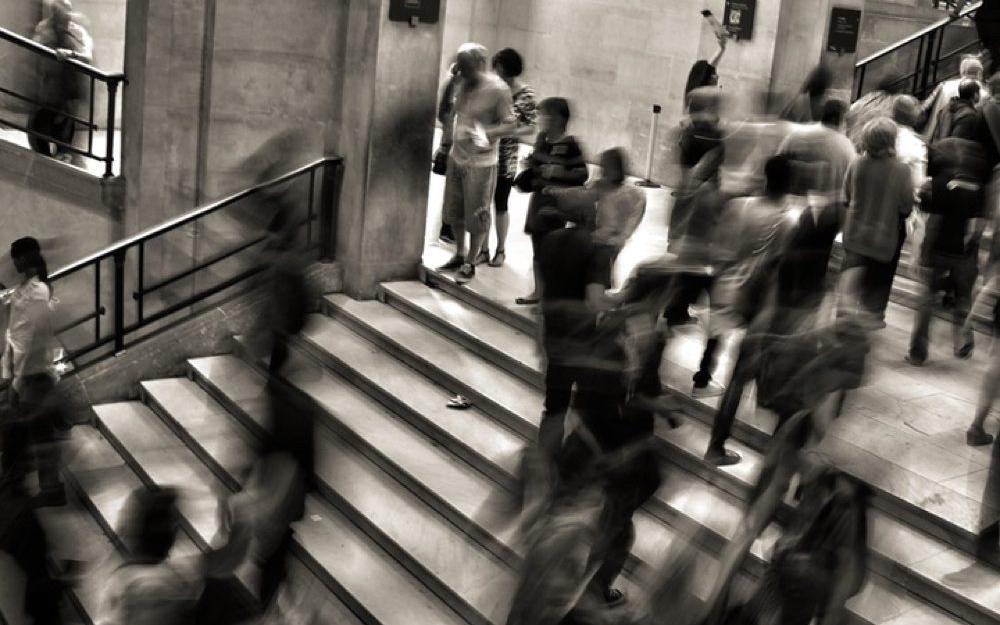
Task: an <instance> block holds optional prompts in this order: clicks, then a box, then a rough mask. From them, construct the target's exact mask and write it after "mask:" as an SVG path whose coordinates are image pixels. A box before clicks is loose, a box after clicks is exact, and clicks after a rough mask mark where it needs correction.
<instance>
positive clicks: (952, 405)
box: [424, 176, 997, 523]
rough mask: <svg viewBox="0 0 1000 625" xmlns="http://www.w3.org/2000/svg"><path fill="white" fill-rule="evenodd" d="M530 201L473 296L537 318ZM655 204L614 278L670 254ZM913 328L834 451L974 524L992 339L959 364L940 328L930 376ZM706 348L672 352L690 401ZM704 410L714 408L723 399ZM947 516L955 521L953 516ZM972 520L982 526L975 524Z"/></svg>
mask: <svg viewBox="0 0 1000 625" xmlns="http://www.w3.org/2000/svg"><path fill="white" fill-rule="evenodd" d="M443 188H444V179H443V178H442V177H440V176H431V190H430V200H429V202H430V203H429V207H430V208H429V211H428V214H429V217H428V224H427V247H426V249H425V254H424V263H425V265H426V266H428V267H436V266H438V265H440V264H442V263H443V262H445V261H446V260H447V259H448V257H449V255H450V253H451V249H452V248H451V247H450V246H446V245H444V244H442V243H441V242H440V241H438V239H437V233H438V229H439V228H440V210H439V207H440V205H441V196H442V193H443ZM527 201H528V196H527V195H525V194H521V193H518V192H517V191H515V192H513V193H512V196H511V202H510V206H511V208H510V211H511V233H510V237H509V240H508V243H507V264H506V265H505V266H504V267H502V268H499V269H494V268H489V267H486V266H483V267H480V268H479V271H478V274H477V276H476V278H475V280H474V282H473V283H471V284H470V285H469V288H474V289H476V290H477V291H478V292H479V293H481V294H485V295H487V296H488V297H489V298H490V299H491V300H494V301H500V302H502V303H503V304H504V305H508V304H507V303H508V302H509V307H510V309H512V310H514V311H515V312H517V313H518V314H523V315H532V314H534V311H532V310H531V309H525V308H523V307H518V306H516V305H515V304H514V303H513V300H514V298H515V297H516V296H518V295H522V294H525V293H527V292H528V291H529V290H530V288H531V276H530V257H531V246H530V241H529V239H528V237H527V235H525V234H524V233H523V232H522V225H523V223H524V214H525V211H526V208H527ZM647 202H648V203H647V212H646V216H645V218H644V220H643V222H642V224H641V226H640V228H639V230H638V231H637V233H636V235H635V236H634V237H633V238H632V240H631V241H630V242H629V244H628V245H627V246H626V248H625V250H624V251H623V252H622V254H621V256H620V258H619V261H618V264H617V267H616V271H615V278H616V280H617V281H619V283H620V282H621V281H622V280H624V279H625V277H627V275H628V274H629V272H630V271H631V269H632V268H633V267H634V266H635V265H636V264H637V263H639V262H640V261H642V260H644V259H647V258H650V257H654V256H657V255H659V254H661V253H662V251H663V250H664V249H665V245H666V224H667V215H668V211H669V206H670V202H671V195H670V192H669V190H667V189H652V190H647ZM494 237H495V233H494V234H491V249H495V242H493V241H494V240H495V239H494ZM912 321H913V311H912V310H911V309H908V308H905V307H902V306H899V305H896V304H890V307H889V310H888V313H887V324H888V325H887V328H886V329H885V330H883V331H882V332H880V333H879V334H878V336H877V339H876V344H875V346H874V349H873V353H872V356H871V360H870V368H869V376H868V379H867V381H866V384H865V385H864V386H863V388H861V389H859V390H858V391H857V392H854V393H852V394H851V397H850V399H849V400H848V402H847V405H846V407H845V413H844V415H843V417H842V418H841V419H839V420H838V421H837V422H836V423H835V425H834V427H833V429H832V431H831V435H832V439H833V440H832V441H831V443H832V444H834V445H836V444H839V443H847V445H846V446H844V447H847V448H849V450H850V453H851V455H852V456H853V457H854V458H855V461H856V462H861V463H870V464H871V465H872V467H873V468H874V467H886V468H887V469H889V470H888V473H891V474H892V475H893V477H891V478H889V479H891V480H892V481H895V482H899V483H898V484H897V487H898V488H899V489H900V490H901V491H904V493H905V494H906V495H907V497H906V498H907V499H911V500H912V499H916V500H919V501H922V502H923V503H924V505H926V506H927V507H928V508H933V507H936V505H941V506H943V507H946V506H949V505H950V504H946V503H945V502H946V501H952V500H955V499H959V500H966V501H968V504H969V506H967V507H968V509H967V510H966V511H965V512H957V511H956V512H954V514H961V515H976V514H978V510H976V508H977V507H978V505H977V504H978V503H981V501H982V496H983V490H984V487H985V483H986V477H987V474H988V468H989V462H990V447H980V448H970V447H968V446H967V445H966V444H965V429H966V428H967V427H968V424H969V422H970V421H971V419H972V417H973V413H974V410H975V404H976V398H977V394H978V389H979V385H980V382H981V377H982V373H983V371H984V368H985V366H986V363H987V361H988V359H989V357H990V351H991V350H990V343H991V339H990V337H989V336H986V335H982V334H980V335H978V337H977V340H978V348H977V350H976V352H975V354H974V356H973V358H972V359H971V360H969V361H959V360H956V359H955V358H954V357H953V356H952V355H951V339H950V329H949V327H948V324H947V323H945V322H943V321H940V320H936V321H935V323H933V324H932V328H931V331H932V340H931V343H932V345H931V354H930V358H929V359H928V361H927V363H926V365H925V366H924V367H920V368H918V367H913V366H911V365H909V364H908V363H906V362H905V361H904V360H903V357H904V355H905V354H906V350H907V346H908V341H909V334H910V327H911V324H912ZM703 341H704V338H703V335H702V332H701V330H700V328H698V327H697V326H689V327H688V328H686V329H685V331H684V333H683V334H682V336H681V337H680V338H679V340H675V341H673V342H672V344H671V345H670V347H669V349H668V353H667V355H666V359H667V361H668V362H667V363H666V366H665V367H664V369H663V371H664V372H665V376H666V378H667V382H668V383H669V385H670V386H671V387H672V388H673V389H674V390H678V391H682V392H685V393H690V390H691V382H690V380H691V378H690V375H691V373H692V372H693V370H695V369H696V368H697V364H698V361H699V360H700V356H701V349H702V347H703ZM733 347H734V346H733V345H732V344H730V345H727V347H726V350H725V353H724V354H723V356H722V358H721V359H720V362H719V366H718V369H717V372H716V376H715V377H716V378H717V379H718V380H719V381H720V382H725V381H726V380H727V378H728V377H729V370H730V369H731V367H732V357H733ZM702 401H704V402H706V403H708V404H710V405H712V406H715V405H717V403H718V401H719V400H718V398H711V399H707V400H702ZM752 404H753V402H751V401H744V402H743V404H742V406H741V414H740V416H739V418H740V421H742V422H744V423H750V424H752V425H754V426H757V427H759V428H760V429H762V430H765V431H770V430H771V429H773V421H772V419H773V417H772V416H771V415H770V414H769V413H767V412H766V411H755V410H754V409H753V407H752ZM987 430H988V431H991V432H994V433H995V432H996V430H997V423H996V419H995V417H994V418H991V419H990V420H989V421H988V422H987ZM886 463H889V465H886ZM899 469H902V471H899ZM899 476H902V477H899ZM914 491H916V492H914ZM956 496H957V497H956ZM969 500H971V501H969ZM939 512H940V513H942V514H943V515H945V516H948V514H949V512H947V511H946V510H940V511H939ZM968 520H969V522H970V523H974V521H973V519H968Z"/></svg>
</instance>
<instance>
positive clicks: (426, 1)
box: [389, 0, 441, 24]
mask: <svg viewBox="0 0 1000 625" xmlns="http://www.w3.org/2000/svg"><path fill="white" fill-rule="evenodd" d="M440 13H441V0H390V2H389V20H391V21H393V22H410V23H412V22H413V20H414V19H416V20H418V21H421V22H424V23H425V24H436V23H437V21H438V18H439V16H440Z"/></svg>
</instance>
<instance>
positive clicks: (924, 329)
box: [906, 138, 989, 366]
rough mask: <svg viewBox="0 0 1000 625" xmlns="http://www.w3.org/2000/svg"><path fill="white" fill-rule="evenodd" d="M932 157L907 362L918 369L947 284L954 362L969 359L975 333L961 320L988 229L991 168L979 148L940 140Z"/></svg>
mask: <svg viewBox="0 0 1000 625" xmlns="http://www.w3.org/2000/svg"><path fill="white" fill-rule="evenodd" d="M931 157H932V160H931V168H930V172H931V175H932V178H931V182H930V184H929V185H928V188H927V189H926V193H925V197H924V202H923V206H924V207H925V208H926V210H927V212H928V213H929V218H928V221H927V228H926V230H927V232H926V236H925V237H924V242H923V246H922V249H921V251H920V252H921V253H920V256H919V258H918V262H919V267H920V272H921V278H922V280H921V282H922V284H921V287H922V294H921V298H920V304H919V307H918V308H917V314H916V316H915V318H914V323H913V332H912V335H911V337H910V349H909V353H908V354H907V357H906V360H907V361H908V362H909V363H910V364H912V365H917V366H919V365H922V364H924V362H925V361H926V360H927V356H928V343H929V332H930V323H931V316H932V314H933V307H934V303H935V295H936V293H937V291H938V289H939V287H940V285H941V284H942V283H943V281H944V280H945V279H946V278H947V279H949V280H950V283H951V284H952V285H953V287H954V290H955V306H954V309H953V315H954V319H953V321H952V324H953V325H952V333H953V351H954V354H955V357H957V358H962V359H965V358H969V357H970V356H971V355H972V350H973V347H974V346H975V342H974V333H973V331H972V329H971V328H968V327H967V326H966V325H965V319H966V316H967V315H968V314H969V310H970V305H971V303H972V289H973V287H974V285H975V282H976V278H977V276H978V257H979V241H980V238H981V237H982V233H983V230H984V228H985V224H986V221H985V219H984V209H985V204H986V185H987V180H988V177H989V167H988V165H987V163H986V155H985V153H984V151H983V149H982V147H981V146H980V145H979V144H978V143H977V142H975V141H970V140H967V139H959V138H950V139H944V140H942V141H938V142H937V143H935V144H934V148H933V150H932V152H931Z"/></svg>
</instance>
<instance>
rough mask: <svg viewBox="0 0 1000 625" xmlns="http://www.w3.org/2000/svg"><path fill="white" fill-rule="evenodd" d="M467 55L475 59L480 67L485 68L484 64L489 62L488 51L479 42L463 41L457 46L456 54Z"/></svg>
mask: <svg viewBox="0 0 1000 625" xmlns="http://www.w3.org/2000/svg"><path fill="white" fill-rule="evenodd" d="M463 54H465V55H468V56H469V57H471V58H472V59H474V60H475V61H476V64H477V65H478V66H479V68H480V69H486V65H487V63H488V62H489V56H490V51H489V50H487V49H486V46H484V45H483V44H481V43H473V42H469V43H463V44H462V45H461V46H459V48H458V54H457V55H456V56H461V55H463Z"/></svg>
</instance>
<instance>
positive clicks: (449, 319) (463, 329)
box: [326, 281, 997, 564]
mask: <svg viewBox="0 0 1000 625" xmlns="http://www.w3.org/2000/svg"><path fill="white" fill-rule="evenodd" d="M474 283H475V281H473V282H471V283H469V284H474ZM437 284H438V283H436V282H435V285H437ZM381 288H382V292H383V293H384V295H383V297H384V298H385V299H386V301H387V302H389V303H391V304H392V305H393V306H397V307H398V308H399V309H400V310H402V311H403V312H404V313H406V314H407V315H410V316H412V318H413V320H414V321H415V322H419V323H421V324H424V325H426V326H428V327H430V328H434V329H435V330H437V331H438V332H440V333H442V336H440V337H438V338H434V337H432V336H428V335H426V334H425V335H422V336H425V338H426V339H427V340H428V341H433V342H436V343H448V342H449V341H448V339H447V338H445V337H448V338H451V337H455V339H454V340H456V341H458V342H459V343H460V344H462V345H464V346H466V347H469V348H470V349H472V350H475V351H476V353H478V354H479V355H481V356H483V357H485V359H487V360H488V361H490V362H491V363H492V362H496V361H504V362H507V363H514V364H515V365H516V366H517V367H518V368H519V369H520V371H519V378H521V379H526V378H531V379H532V380H533V384H532V386H534V387H535V388H538V389H541V388H543V379H542V369H541V359H540V358H539V357H535V358H530V359H528V358H524V357H523V355H524V354H525V353H527V350H529V349H530V348H531V347H532V345H531V343H532V341H531V339H530V338H529V334H528V333H526V332H525V331H524V328H525V327H527V326H528V325H531V324H535V325H537V322H536V321H535V318H534V317H533V316H532V315H531V314H530V313H527V312H522V311H517V312H518V314H519V318H520V319H522V321H520V322H518V324H517V326H508V327H507V328H502V327H500V328H498V327H495V326H499V325H500V324H497V323H496V319H497V317H501V316H503V317H506V316H507V314H506V313H503V312H496V311H502V310H506V308H505V305H504V304H503V303H500V302H496V301H495V300H494V299H489V296H488V295H487V294H485V293H476V292H475V291H473V290H468V289H463V292H461V293H457V295H460V296H461V298H462V299H461V301H457V300H458V298H457V297H454V298H453V297H451V294H452V293H455V292H454V291H452V290H450V289H449V290H448V291H447V293H446V292H445V288H444V287H442V288H441V289H434V288H431V287H426V286H421V285H419V284H417V283H410V284H408V285H404V284H401V283H391V284H386V285H383V286H382V287H381ZM404 300H405V302H404ZM473 300H475V303H473ZM339 302H343V300H342V299H337V297H336V296H331V297H328V298H327V301H326V305H327V307H328V308H329V309H330V310H331V312H333V313H334V314H345V315H346V318H347V319H352V320H356V319H357V317H355V316H354V315H351V314H350V313H349V312H345V311H343V310H341V311H340V312H337V308H338V303H339ZM442 302H445V303H442ZM491 306H492V307H493V309H494V311H495V314H494V315H490V314H488V313H487V312H486V309H487V308H489V307H491ZM378 323H382V324H383V325H384V326H385V328H386V330H387V331H388V330H390V328H389V326H388V325H386V323H385V322H382V321H379V322H378ZM413 325H416V323H414V324H413ZM487 328H488V330H487ZM412 331H416V330H415V329H414V330H412ZM421 332H425V333H426V332H427V330H426V328H425V329H423V330H421ZM887 332H895V330H894V329H887ZM386 336H389V337H391V336H392V334H391V332H388V333H386ZM896 338H898V337H896ZM678 340H679V341H686V340H689V339H687V337H681V338H679V339H678ZM688 351H691V353H700V347H698V346H692V349H691V350H688ZM498 354H502V355H498ZM669 358H670V356H669V355H668V359H669ZM670 365H671V366H669V367H667V368H666V369H667V371H666V376H667V378H666V379H665V380H664V381H665V382H666V385H667V386H668V388H669V389H670V390H672V391H674V393H673V395H674V396H675V397H676V398H677V399H679V400H681V401H682V402H683V403H684V405H685V408H686V412H687V413H688V414H689V416H691V417H694V418H695V419H698V420H700V421H702V422H703V423H705V424H706V425H708V426H711V423H712V421H713V420H714V417H715V408H716V406H717V405H718V401H719V399H718V398H709V399H695V398H692V397H690V396H689V395H688V394H687V393H686V392H678V389H687V388H689V386H688V385H690V374H691V373H692V372H691V371H689V370H688V369H687V368H685V367H684V366H683V365H680V364H679V363H676V362H674V361H671V362H670ZM415 366H418V367H419V366H421V365H420V363H416V364H415ZM484 399H485V398H484ZM485 401H487V402H488V399H485ZM744 404H747V402H744ZM486 405H489V404H488V403H487V404H486ZM858 419H861V420H863V421H864V427H863V429H864V430H866V431H862V432H860V433H856V434H854V435H851V433H850V432H849V431H848V429H849V428H853V429H854V430H857V428H858V427H860V426H859V425H858V424H857V423H856V421H857V420H858ZM841 421H843V423H840V422H838V423H836V424H835V425H834V430H833V431H832V432H831V435H829V436H827V439H826V440H825V441H824V443H823V445H822V449H823V450H824V452H825V453H827V454H828V455H829V457H830V459H831V460H832V461H833V462H834V463H835V464H836V465H837V466H838V467H840V468H841V469H843V470H845V471H847V472H848V473H852V474H854V475H855V476H856V477H858V478H859V479H861V480H863V481H865V482H867V483H869V484H870V485H871V486H872V487H873V488H874V490H875V492H876V499H875V503H876V505H877V506H879V507H880V508H882V509H883V510H884V511H886V512H887V513H889V514H891V515H894V516H898V517H899V518H901V519H902V520H904V521H905V522H907V523H910V524H912V525H914V526H915V527H918V528H920V529H922V530H923V531H926V532H928V533H931V534H933V535H934V536H937V537H938V538H941V539H942V540H945V541H947V542H949V543H951V544H954V545H956V546H959V547H960V548H962V549H963V550H965V551H966V552H967V553H974V552H975V538H976V535H977V534H978V533H979V531H980V529H981V520H980V516H981V515H980V510H981V508H982V504H981V502H980V501H978V500H976V499H975V498H973V497H969V496H967V495H966V494H964V493H963V492H960V491H958V490H955V489H952V488H949V487H948V486H945V485H943V484H942V482H943V481H945V480H944V479H934V478H943V477H947V467H948V465H950V464H953V463H954V458H951V457H949V456H948V453H947V452H946V451H945V450H943V449H941V448H938V447H936V446H932V445H930V444H929V443H928V442H926V441H924V440H922V439H921V438H920V437H919V436H918V435H917V434H916V433H914V432H909V431H905V430H903V429H900V428H890V427H888V426H885V425H883V424H880V423H876V422H874V420H873V419H870V418H863V417H859V416H857V415H852V417H851V419H849V420H846V419H844V420H841ZM773 427H774V418H773V415H771V413H769V412H768V411H766V410H754V409H753V408H752V407H751V408H747V409H745V410H741V411H740V413H739V414H738V415H737V421H736V424H735V428H734V432H733V433H734V436H735V437H736V438H737V439H738V440H741V441H743V442H745V443H748V444H750V445H751V446H753V447H755V448H757V449H764V448H766V446H767V445H768V441H769V440H770V435H771V432H772V431H773ZM875 431H880V432H883V433H884V434H886V435H887V436H889V435H891V436H890V437H889V438H886V437H873V436H871V435H870V434H871V433H872V432H875ZM838 432H842V433H843V436H838V435H837V434H838ZM889 442H892V443H893V445H894V449H895V450H896V451H895V453H897V454H900V461H901V462H902V459H903V458H913V457H914V453H915V450H917V451H919V462H916V464H918V465H920V466H921V467H922V470H923V472H922V473H918V472H917V471H916V470H910V469H909V468H907V467H904V466H900V465H899V464H896V463H893V462H892V461H891V460H892V458H888V459H889V460H890V461H889V462H886V461H885V460H883V459H881V456H882V455H883V454H884V453H886V452H887V451H888V452H892V449H891V448H887V443H889ZM706 443H707V439H706ZM890 455H891V454H890ZM970 461H971V460H970ZM975 461H976V462H979V461H980V460H979V459H975ZM923 465H927V466H926V467H924V466H923ZM977 466H978V465H977ZM983 468H984V469H985V465H984V466H983ZM994 564H997V563H995V562H994Z"/></svg>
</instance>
